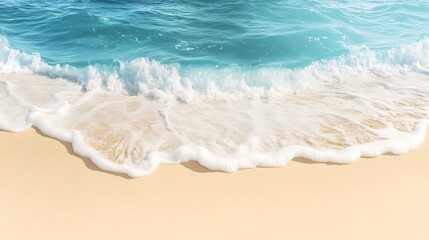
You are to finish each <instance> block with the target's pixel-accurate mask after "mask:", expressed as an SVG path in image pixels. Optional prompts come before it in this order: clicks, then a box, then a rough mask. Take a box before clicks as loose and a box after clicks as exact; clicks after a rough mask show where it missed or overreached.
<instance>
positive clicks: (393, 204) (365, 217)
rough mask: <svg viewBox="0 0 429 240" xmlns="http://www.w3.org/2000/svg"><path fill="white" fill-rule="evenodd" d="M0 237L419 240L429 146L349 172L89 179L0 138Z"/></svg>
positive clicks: (309, 169) (305, 168)
mask: <svg viewBox="0 0 429 240" xmlns="http://www.w3.org/2000/svg"><path fill="white" fill-rule="evenodd" d="M0 239H5V240H9V239H26V240H28V239H43V240H49V239H55V240H57V239H124V240H128V239H389V240H391V239H413V240H414V239H425V240H426V239H429V141H426V144H425V145H423V146H421V147H420V148H419V149H418V150H415V151H413V152H410V153H408V154H406V155H403V156H399V157H398V156H383V157H378V158H375V159H361V160H360V161H358V162H357V163H355V164H352V165H342V166H341V165H326V164H309V163H308V162H305V161H301V162H291V163H289V164H288V165H287V166H285V167H283V168H272V169H262V168H259V169H252V170H242V171H239V172H236V173H233V174H226V173H218V172H208V171H206V170H205V169H204V168H202V167H199V166H198V165H196V164H185V165H176V166H162V167H160V168H159V169H157V170H156V171H155V173H153V174H152V175H150V176H148V177H143V178H138V179H127V178H124V177H123V176H118V175H113V174H108V173H105V172H101V171H98V170H97V169H96V168H95V167H94V165H93V164H91V163H90V162H89V160H88V159H82V158H79V157H77V156H75V155H73V153H72V152H70V145H69V144H64V143H61V142H59V141H57V140H54V139H50V138H47V137H43V136H41V135H39V134H37V133H36V132H35V130H34V129H31V130H28V131H25V132H21V133H7V132H0Z"/></svg>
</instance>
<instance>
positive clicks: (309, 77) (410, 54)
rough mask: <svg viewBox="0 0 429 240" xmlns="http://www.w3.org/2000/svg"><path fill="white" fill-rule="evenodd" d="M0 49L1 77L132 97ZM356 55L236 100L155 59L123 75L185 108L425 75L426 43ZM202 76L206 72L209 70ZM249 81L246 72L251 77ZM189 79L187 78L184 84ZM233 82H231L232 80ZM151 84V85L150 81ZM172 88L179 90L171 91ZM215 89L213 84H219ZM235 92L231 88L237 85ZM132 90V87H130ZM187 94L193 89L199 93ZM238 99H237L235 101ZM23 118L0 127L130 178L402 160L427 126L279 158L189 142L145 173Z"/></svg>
mask: <svg viewBox="0 0 429 240" xmlns="http://www.w3.org/2000/svg"><path fill="white" fill-rule="evenodd" d="M4 41H5V40H4ZM0 46H2V50H1V55H0V60H1V61H0V72H1V73H21V72H32V73H38V74H43V75H47V76H50V77H64V78H65V79H69V80H72V81H74V82H77V83H80V84H81V85H83V86H84V88H85V89H87V90H90V91H109V92H113V93H120V94H130V92H132V91H131V90H128V91H127V90H126V89H127V88H126V87H124V85H125V84H123V83H122V82H121V80H118V79H119V78H115V77H114V76H119V74H118V73H110V72H109V73H108V74H107V75H106V74H104V75H106V76H107V77H101V76H100V75H103V74H100V72H99V70H98V69H96V68H95V67H93V66H89V67H88V68H86V69H85V70H82V69H77V68H73V67H71V66H63V67H61V66H58V65H57V66H50V65H48V64H46V63H44V62H43V61H42V60H41V58H40V56H39V55H37V54H32V55H29V54H25V53H22V52H20V51H18V50H14V49H10V48H9V47H8V45H7V44H6V45H5V44H4V43H3V45H1V44H0ZM357 52H358V53H359V54H357V55H349V56H346V57H340V58H339V59H336V60H331V61H322V62H316V63H314V64H312V65H310V66H309V67H307V68H304V69H298V70H279V69H277V70H276V69H262V70H259V71H260V73H261V74H262V75H259V76H265V77H266V74H267V73H268V74H274V73H275V72H276V71H280V73H281V74H280V75H281V76H282V77H280V78H276V81H278V82H276V81H270V82H269V83H268V85H264V84H267V83H266V82H265V83H263V84H261V85H254V86H248V85H245V83H243V81H239V83H240V84H244V85H245V87H244V88H243V89H250V90H252V91H250V93H249V92H244V93H243V92H241V93H240V94H237V91H231V92H229V93H228V94H229V95H227V97H225V95H216V94H214V93H213V92H216V91H220V92H221V93H219V94H224V93H222V91H221V90H219V88H218V89H216V90H215V91H213V92H204V90H194V89H192V86H191V88H189V86H188V87H183V85H182V82H183V81H184V78H183V77H180V74H179V70H178V68H177V66H165V65H162V64H160V63H158V62H155V61H149V60H147V59H137V60H134V61H131V62H130V63H121V64H122V65H121V68H122V69H126V70H124V71H125V73H127V74H128V73H129V72H132V73H129V74H130V76H134V77H135V76H137V78H138V79H139V80H138V81H137V83H138V85H139V90H138V91H137V93H136V94H140V95H143V96H147V97H149V98H152V99H156V100H162V101H165V100H169V99H175V100H180V101H183V102H192V101H195V99H196V98H198V97H200V98H202V99H203V100H217V99H221V100H225V99H227V100H230V99H233V100H234V99H240V98H242V97H246V98H256V97H276V96H282V95H283V94H290V93H291V92H294V91H299V90H305V89H311V88H314V87H317V86H319V85H321V84H323V83H324V82H326V81H328V82H329V81H340V82H341V81H342V79H341V75H342V73H343V72H344V71H346V72H347V73H348V74H350V71H351V72H353V73H356V74H359V73H362V72H372V73H376V74H380V75H387V76H389V75H395V74H403V73H407V72H419V73H425V74H427V73H429V40H422V41H419V42H417V43H415V44H410V45H404V46H401V47H398V48H394V49H390V50H388V51H385V52H383V53H381V54H380V53H376V52H372V51H370V50H368V49H363V50H362V49H361V48H360V49H359V50H358V51H357ZM154 69H155V70H154ZM156 69H158V70H156ZM159 69H161V70H159ZM82 71H84V72H85V71H87V72H88V75H82ZM205 71H208V72H210V71H209V70H205ZM227 71H230V69H228V70H224V72H227ZM270 71H271V72H270ZM154 72H155V73H154ZM238 72H239V74H243V73H242V72H240V71H238ZM273 72H274V73H273ZM143 73H144V74H146V73H148V74H149V75H148V76H150V77H148V76H145V77H141V76H142V75H141V74H143ZM112 74H113V75H112ZM115 74H116V75H115ZM200 74H202V72H198V73H196V74H195V75H200ZM246 74H247V73H246ZM282 74H286V75H282ZM125 75H126V74H125ZM249 75H251V74H250V73H249ZM94 76H97V77H94ZM154 76H155V77H154ZM171 76H174V77H171ZM285 76H287V77H285ZM176 77H177V78H178V80H179V81H178V82H174V81H176V80H177V78H176ZM325 77H326V79H325ZM84 79H87V80H88V81H87V82H86V83H85V82H84ZM109 79H110V80H109ZM142 79H143V80H142ZM172 79H176V80H174V81H173V83H170V82H169V81H170V80H172ZM187 79H188V80H189V78H187ZM231 79H233V78H232V77H231ZM302 79H304V80H302ZM321 79H323V80H321ZM152 80H153V81H155V82H151V81H152ZM142 81H143V82H144V84H143V87H142V85H141V84H142ZM282 81H286V82H287V84H286V85H282V84H284V83H283V82H282ZM291 83H292V85H291ZM151 84H153V85H151ZM169 84H170V85H169ZM175 84H178V85H177V86H176V85H175ZM213 84H215V85H216V83H213ZM270 84H271V85H270ZM276 84H278V85H280V86H278V85H276ZM163 85H167V86H168V87H167V88H165V89H162V86H163ZM209 87H210V84H209V85H207V88H208V89H209ZM234 87H236V85H235V86H234ZM213 88H216V87H213V86H212V88H211V90H213ZM130 89H133V88H132V87H131V88H130ZM142 89H143V90H142ZM145 89H146V90H147V91H146V90H145ZM183 89H187V90H188V91H191V96H194V98H192V97H189V96H186V97H183V96H184V95H186V94H185V93H184V92H183V91H185V90H183ZM189 89H191V90H189ZM220 89H222V88H220ZM235 89H236V88H235ZM134 90H135V89H134ZM206 90H207V89H206ZM240 90H242V89H240ZM192 91H195V92H196V93H195V92H192ZM185 92H186V91H185ZM238 92H239V91H238ZM255 92H256V93H255ZM210 93H211V95H210ZM258 93H259V94H258ZM234 94H235V95H234ZM237 95H238V96H239V97H237ZM231 96H233V97H231ZM199 100H201V99H199ZM26 119H27V120H28V122H27V123H26V124H25V126H21V127H18V128H13V127H10V126H9V127H8V126H6V125H4V124H0V127H1V128H2V129H5V130H9V131H20V130H23V129H26V128H28V127H30V126H35V127H37V128H38V129H40V130H41V131H42V132H43V133H44V134H47V135H49V136H51V137H54V138H57V139H59V140H62V141H66V142H70V143H71V144H72V146H73V150H74V151H75V152H76V153H77V154H79V155H81V156H84V157H89V158H90V159H91V161H93V162H94V163H95V164H96V165H97V166H98V167H99V168H101V169H103V170H106V171H112V172H119V173H125V174H127V175H129V176H131V177H139V176H145V175H147V174H150V173H151V172H152V171H153V170H154V169H155V168H156V167H157V166H158V165H159V164H178V163H183V162H186V161H191V160H195V161H197V162H198V163H199V164H201V165H203V166H205V167H207V168H209V169H211V170H220V171H225V172H234V171H236V170H238V169H243V168H254V167H277V166H283V165H285V164H286V163H287V162H288V161H289V160H291V159H293V158H296V157H303V158H306V159H310V160H313V161H316V162H336V163H342V164H347V163H351V162H353V161H355V160H357V159H359V158H360V157H376V156H379V155H381V154H384V153H393V154H403V153H406V152H408V151H410V150H412V149H415V148H417V147H418V146H419V145H420V144H422V142H423V141H424V139H425V135H426V132H427V127H428V125H429V121H428V120H424V121H419V122H416V124H415V127H414V129H413V131H412V132H411V133H403V134H399V135H397V136H396V137H394V138H391V139H388V140H383V141H376V142H371V143H368V144H363V145H355V146H351V147H348V148H346V149H343V150H316V149H312V148H307V147H303V146H296V145H292V146H288V147H286V148H282V149H280V150H278V151H276V152H271V153H260V152H254V151H252V150H251V149H246V147H245V146H244V147H243V149H240V151H238V152H236V153H235V154H233V155H231V156H229V157H227V158H225V157H219V156H217V155H215V154H213V153H211V152H210V151H209V150H208V149H207V148H205V147H204V146H200V145H195V144H187V145H182V146H180V147H178V148H176V149H175V150H174V151H172V152H169V153H165V152H156V151H155V152H152V153H150V154H149V156H148V157H147V160H148V161H142V162H143V163H144V164H148V163H150V166H147V165H146V166H144V168H141V166H140V165H132V164H127V163H125V164H117V163H114V162H112V161H110V160H108V159H106V158H105V157H104V156H103V155H101V154H100V153H98V152H97V151H96V150H95V149H93V148H91V147H89V146H88V145H86V144H85V141H84V140H83V137H82V136H81V134H80V132H79V131H74V130H65V129H55V127H52V126H54V125H52V124H50V122H49V120H47V119H45V118H43V113H40V112H37V111H34V112H31V115H29V116H26Z"/></svg>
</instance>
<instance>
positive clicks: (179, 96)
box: [0, 0, 429, 176]
mask: <svg viewBox="0 0 429 240" xmlns="http://www.w3.org/2000/svg"><path fill="white" fill-rule="evenodd" d="M17 73H18V74H20V75H19V77H17V76H16V75H13V74H17ZM0 74H1V75H0V76H1V77H0V87H1V88H0V90H1V91H0V96H2V98H3V100H4V101H3V103H0V128H2V129H6V130H10V131H18V130H22V129H25V128H27V127H29V126H31V125H33V126H36V127H38V128H40V129H41V130H42V132H44V133H46V134H48V135H51V136H53V137H56V138H59V139H62V140H64V141H69V142H72V143H73V144H74V146H75V148H76V149H77V152H79V154H81V155H84V156H88V157H90V158H91V159H92V160H93V161H94V162H96V164H97V163H98V164H97V165H99V166H100V167H102V168H104V169H107V170H111V171H119V172H126V173H128V174H130V175H135V176H137V175H145V174H148V173H149V172H151V171H152V170H153V169H154V168H155V167H156V166H157V165H158V164H159V163H178V162H183V161H188V160H197V161H199V162H200V163H201V164H203V165H205V166H207V167H209V168H212V169H220V170H224V171H234V170H236V169H239V168H248V167H255V166H278V165H283V164H285V163H286V161H287V160H289V159H291V158H293V157H296V156H304V157H307V158H309V159H313V160H315V161H334V162H351V161H352V160H355V159H356V158H358V157H359V156H361V155H368V156H374V155H378V154H381V153H384V152H386V151H390V152H398V153H399V152H405V151H407V149H409V148H412V147H413V146H415V144H414V145H413V144H411V142H419V141H417V140H416V139H420V138H413V137H410V138H412V139H414V140H407V141H408V142H409V143H410V144H411V145H412V146H411V145H410V146H408V145H407V144H405V145H406V146H408V147H403V148H400V147H399V148H398V146H399V145H401V144H402V143H401V144H398V142H394V143H390V142H389V143H388V142H383V141H388V140H389V141H390V140H392V141H393V140H395V139H396V140H397V139H399V138H402V139H405V138H407V139H408V137H409V136H408V135H407V136H408V137H404V136H403V135H401V134H405V133H409V134H411V133H412V132H413V129H414V127H415V126H416V124H417V122H420V121H422V120H427V115H428V110H427V107H428V104H427V103H428V101H429V99H428V93H429V90H428V88H427V87H428V86H427V84H428V83H429V81H428V80H427V78H428V74H429V1H425V0H423V1H417V0H411V1H398V0H391V1H388V0H378V1H368V0H364V1H334V0H313V1H310V0H303V1H295V0H292V1H262V0H248V1H241V0H235V1H229V0H224V1H217V0H210V1H209V0H206V1H203V0H189V1H182V0H163V1H158V0H149V1H115V0H111V1H95V0H92V1H90V0H86V1H84V0H80V1H70V0H64V1H53V0H51V1H26V0H14V1H12V0H0ZM11 74H12V75H11ZM24 74H30V75H24ZM31 74H33V75H31ZM35 74H37V75H35ZM40 75H41V76H43V77H42V79H40ZM23 76H25V77H23ZM23 78H24V79H23ZM56 78H62V79H64V80H65V81H66V82H63V80H60V79H56ZM17 79H18V80H19V81H18V80H17ZM31 79H33V80H31ZM34 79H39V80H37V81H36V80H34ZM61 86H62V87H61ZM76 88H78V89H80V90H76ZM100 94H101V95H100ZM30 96H31V97H30ZM119 96H121V97H119ZM135 97H136V98H135ZM76 99H79V100H76ZM121 104H122V105H121ZM413 104H414V105H413ZM415 105H416V106H415ZM11 106H13V107H12V109H10V108H11ZM58 109H61V111H59V110H58ZM83 109H85V110H83ZM37 112H43V114H42V115H40V114H36V113H37ZM11 113H13V114H11ZM44 114H45V115H44ZM42 116H43V117H42ZM119 116H121V117H119ZM130 119H131V120H132V121H131V120H130ZM190 119H193V120H190ZM101 122H102V123H101ZM131 122H132V123H131ZM143 123H144V124H143ZM185 123H187V124H188V125H190V126H188V125H187V124H185ZM332 123H334V124H333V125H336V126H337V127H336V128H332V127H331V126H330V125H332ZM84 125H85V126H86V127H82V126H84ZM101 125H103V126H108V128H107V129H105V128H100V126H101ZM48 126H50V127H48ZM52 126H55V127H52ZM148 126H149V127H148ZM148 129H149V130H148ZM380 129H382V130H380ZM419 129H420V131H419V132H420V133H421V132H424V130H421V128H419ZM398 131H399V132H398ZM76 136H79V137H76ZM410 136H411V135H410ZM413 136H415V134H414V135H413ZM76 139H77V140H76ZM396 140H395V141H396ZM380 141H381V142H382V143H383V144H378V143H380ZM370 143H373V144H375V143H377V144H375V145H371V147H367V148H366V147H363V146H366V145H365V144H370ZM389 144H390V145H389ZM405 145H404V146H405ZM389 146H390V147H389ZM79 149H80V150H79ZM112 149H113V150H112ZM398 149H399V150H398ZM337 150H344V151H346V152H345V153H344V152H336V151H337ZM332 151H333V152H332ZM335 154H336V155H335ZM109 161H110V162H115V164H117V163H118V164H122V165H120V166H116V165H114V166H113V165H112V166H111V165H109V164H107V165H105V163H106V162H109ZM125 163H126V164H125ZM124 166H127V167H124Z"/></svg>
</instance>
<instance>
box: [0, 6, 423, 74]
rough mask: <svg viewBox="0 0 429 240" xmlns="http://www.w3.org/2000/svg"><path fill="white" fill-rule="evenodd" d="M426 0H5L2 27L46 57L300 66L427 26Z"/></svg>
mask: <svg viewBox="0 0 429 240" xmlns="http://www.w3.org/2000/svg"><path fill="white" fill-rule="evenodd" d="M428 26H429V2H428V1H416V0H411V1H390V0H389V1H388V0H384V1H383V0H381V1H359V2H357V1H333V0H316V1H308V0H304V1H259V0H257V1H255V0H250V1H241V0H238V1H237V0H234V1H204V0H191V1H180V0H179V1H178V0H174V1H173V0H165V1H69V0H66V1H24V0H15V1H0V33H1V34H2V35H3V36H6V37H7V38H8V39H9V42H10V45H11V47H12V48H15V49H19V50H22V51H24V52H27V53H32V52H38V53H39V54H40V55H41V56H42V59H43V60H44V61H45V62H47V63H48V64H54V65H55V64H70V65H72V66H76V67H82V66H87V65H90V64H107V65H111V64H113V65H114V61H115V60H121V61H130V60H132V59H135V58H140V57H144V58H148V59H151V60H157V61H159V62H161V63H178V64H181V65H183V66H187V67H188V66H189V67H192V66H199V65H204V66H209V67H213V66H228V65H231V64H234V65H239V66H246V67H250V66H251V67H257V66H279V67H292V68H295V67H304V66H307V65H309V64H310V63H311V62H313V61H316V60H321V59H330V58H333V57H336V56H340V55H343V54H345V53H347V52H348V51H349V50H350V48H351V47H353V46H367V47H368V48H370V49H376V50H378V49H386V48H391V47H394V46H398V45H399V44H404V43H412V42H417V41H419V40H421V39H423V38H425V37H428V36H429V27H428Z"/></svg>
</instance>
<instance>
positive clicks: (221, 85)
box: [0, 35, 429, 103]
mask: <svg viewBox="0 0 429 240" xmlns="http://www.w3.org/2000/svg"><path fill="white" fill-rule="evenodd" d="M116 64H117V65H118V66H117V67H112V66H111V67H108V66H99V65H90V66H87V67H84V68H76V67H73V66H70V65H64V66H61V65H55V66H51V65H49V64H47V63H45V62H43V60H42V58H41V56H40V55H39V54H38V53H33V54H27V53H23V52H21V51H19V50H15V49H12V48H10V47H9V44H8V40H7V38H6V37H4V36H1V35H0V73H29V72H32V73H37V74H42V75H45V76H49V77H52V78H62V79H66V80H68V81H71V82H75V83H77V84H80V85H81V86H82V87H83V89H85V90H87V91H107V92H109V93H113V94H126V95H142V96H145V97H147V98H148V99H152V100H157V101H169V100H173V101H175V100H179V101H181V102H185V103H190V102H198V101H218V100H226V101H229V100H239V99H256V98H276V97H277V98H278V97H282V96H285V95H290V94H295V93H297V92H299V91H305V90H312V89H317V88H319V87H320V86H323V85H324V84H326V83H332V82H344V81H345V79H344V76H345V75H353V74H354V75H356V74H362V73H374V74H377V75H380V76H392V75H399V74H404V73H409V72H418V73H424V74H429V39H422V40H420V41H418V42H416V43H411V44H404V45H401V46H399V47H396V48H391V49H388V50H384V51H372V50H370V49H368V48H367V47H365V46H360V47H350V53H349V54H347V55H344V56H340V57H337V58H335V59H332V60H321V61H316V62H313V63H312V64H310V65H309V66H307V67H304V68H299V69H287V68H271V67H264V68H262V67H261V68H250V67H240V66H229V67H224V68H217V67H192V68H185V69H181V67H180V66H179V65H178V64H162V63H160V62H158V61H155V60H149V59H147V58H137V59H134V60H132V61H129V62H124V61H116Z"/></svg>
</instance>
